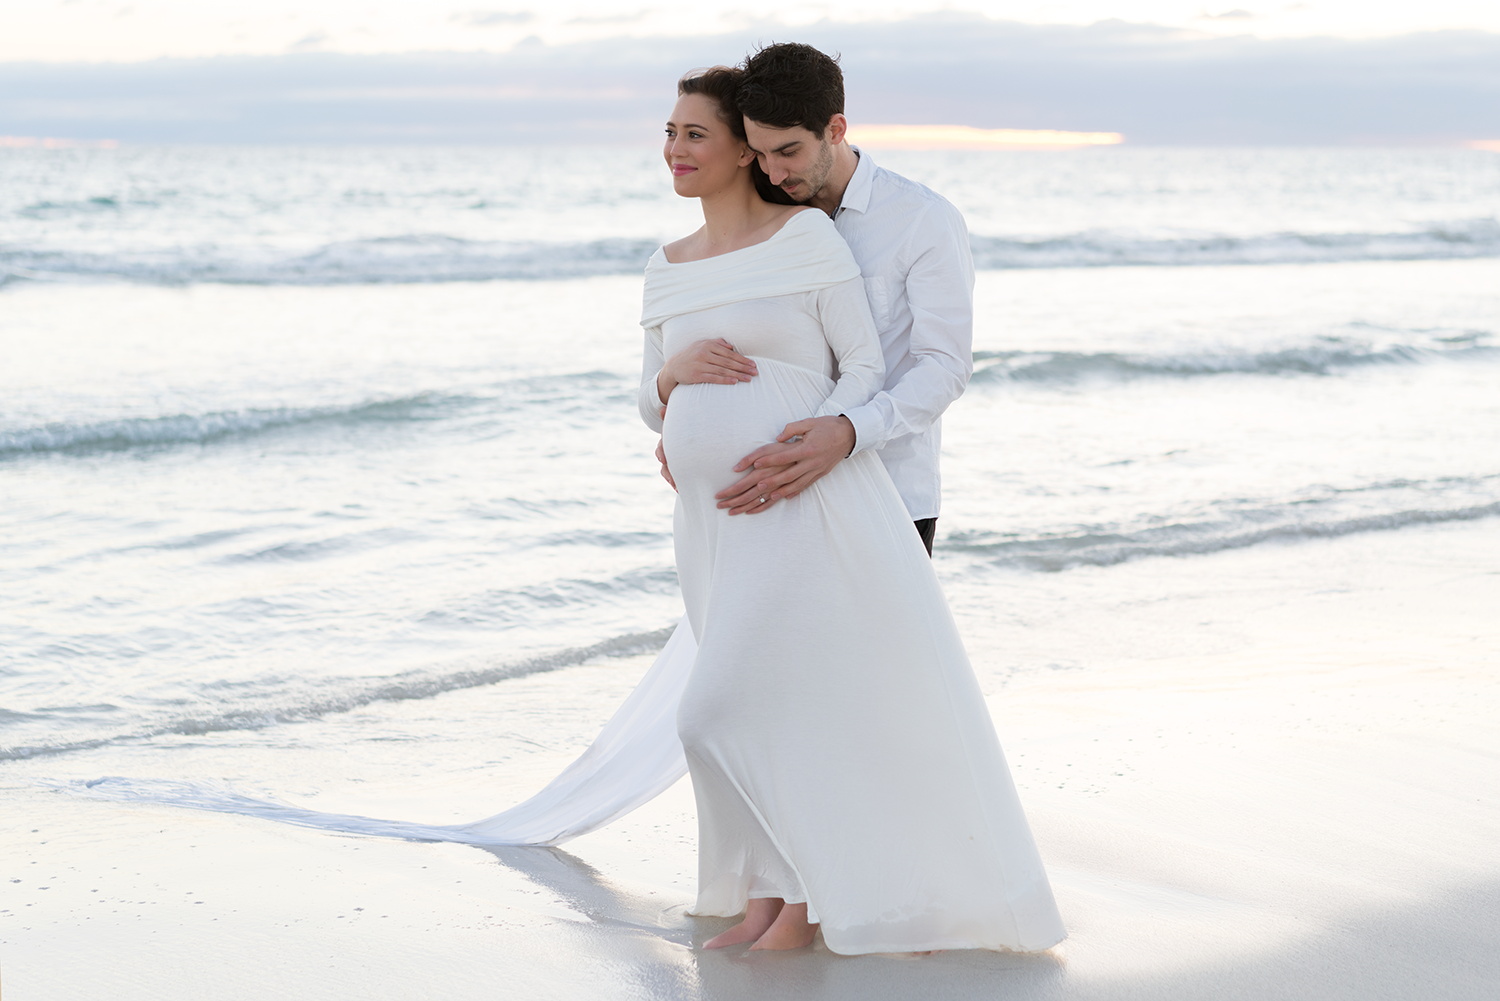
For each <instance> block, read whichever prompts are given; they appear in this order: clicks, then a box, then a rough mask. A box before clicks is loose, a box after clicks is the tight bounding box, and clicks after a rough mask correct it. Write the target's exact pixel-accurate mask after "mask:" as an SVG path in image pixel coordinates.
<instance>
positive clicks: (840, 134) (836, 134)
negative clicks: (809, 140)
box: [823, 115, 849, 146]
mask: <svg viewBox="0 0 1500 1001" xmlns="http://www.w3.org/2000/svg"><path fill="white" fill-rule="evenodd" d="M848 132H849V119H847V118H845V117H844V116H843V115H834V116H833V117H832V118H830V119H828V128H827V129H825V130H824V132H823V135H824V136H825V137H826V138H827V139H828V145H830V146H837V145H838V144H839V143H841V142H843V141H844V136H845V135H846V134H847V133H848Z"/></svg>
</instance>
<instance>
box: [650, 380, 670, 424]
mask: <svg viewBox="0 0 1500 1001" xmlns="http://www.w3.org/2000/svg"><path fill="white" fill-rule="evenodd" d="M659 378H661V373H660V372H657V373H656V374H655V375H653V376H652V377H651V402H652V403H654V404H655V405H656V416H658V417H660V416H661V415H662V414H664V413H666V412H667V405H666V404H665V403H663V402H662V399H661V383H659V382H657V381H656V380H657V379H659Z"/></svg>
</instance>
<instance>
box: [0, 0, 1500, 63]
mask: <svg viewBox="0 0 1500 1001" xmlns="http://www.w3.org/2000/svg"><path fill="white" fill-rule="evenodd" d="M7 6H8V7H9V9H8V10H7V11H6V13H5V19H4V20H5V30H4V31H3V32H0V62H6V61H31V60H40V61H45V62H98V61H108V62H131V61H140V60H146V59H155V58H160V57H163V56H170V57H178V58H195V57H204V56H220V55H258V56H267V55H280V54H284V53H289V52H310V51H311V52H340V53H359V54H366V55H370V54H378V53H391V52H424V51H442V52H446V51H460V52H473V51H484V52H504V51H507V50H509V49H510V48H512V47H513V46H515V45H516V44H517V43H518V42H520V41H522V40H523V39H527V38H538V39H540V40H541V41H543V42H545V43H548V44H552V45H558V44H567V43H575V42H584V41H591V40H598V39H602V38H610V37H616V36H621V35H624V36H629V37H636V38H642V37H653V36H679V37H680V36H699V35H713V34H721V33H740V32H743V31H744V30H746V29H751V28H770V27H783V28H797V27H804V26H807V25H810V24H814V23H817V22H820V21H821V22H827V21H832V22H841V23H858V22H869V21H898V20H905V19H907V18H910V17H912V16H913V15H918V14H931V13H933V12H949V13H970V14H980V15H983V16H985V17H987V18H990V19H993V20H1002V21H1018V22H1021V23H1025V24H1059V25H1087V24H1093V23H1095V22H1098V21H1103V20H1110V19H1118V20H1123V21H1129V22H1132V23H1139V24H1153V25H1160V26H1163V27H1170V28H1176V29H1179V30H1181V31H1184V32H1191V33H1194V34H1200V35H1220V36H1223V35H1247V34H1248V35H1252V36H1255V37H1259V38H1288V37H1307V36H1315V35H1327V36H1333V37H1338V38H1368V37H1378V36H1390V35H1400V34H1407V33H1411V32H1417V31H1436V30H1450V29H1477V30H1483V31H1491V32H1500V3H1497V2H1496V0H1420V2H1414V0H1406V2H1399V3H1398V2H1390V0H1385V2H1382V0H1308V2H1287V0H1273V2H1259V0H1208V2H1207V3H1205V2H1203V0H1050V2H1045V3H1043V2H1034V0H957V2H953V3H934V2H922V0H915V2H913V0H859V2H848V0H835V2H828V3H816V2H814V3H798V4H792V5H787V4H779V5H771V4H766V5H756V4H753V3H744V2H730V3H712V2H683V0H651V2H648V3H647V4H644V5H641V6H636V5H635V4H633V3H631V2H630V0H625V2H624V3H621V2H620V0H549V2H545V3H537V2H534V0H499V2H495V3H485V2H483V0H435V2H433V0H425V2H414V0H212V2H204V0H25V2H17V3H13V4H8V5H7Z"/></svg>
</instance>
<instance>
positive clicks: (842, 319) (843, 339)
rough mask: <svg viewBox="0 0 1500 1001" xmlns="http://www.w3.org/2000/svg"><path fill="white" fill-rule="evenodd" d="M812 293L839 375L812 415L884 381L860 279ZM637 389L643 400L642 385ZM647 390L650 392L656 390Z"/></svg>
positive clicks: (830, 411)
mask: <svg viewBox="0 0 1500 1001" xmlns="http://www.w3.org/2000/svg"><path fill="white" fill-rule="evenodd" d="M815 294H816V296H817V307H818V319H819V320H820V321H822V324H823V337H824V339H825V340H827V341H828V346H829V347H830V348H832V349H833V356H834V358H836V359H838V366H839V378H838V383H837V385H835V386H834V387H833V392H832V393H829V394H828V398H827V399H826V400H824V401H823V405H822V406H821V407H819V408H818V412H817V413H816V414H814V415H813V416H814V417H832V416H835V415H837V414H841V413H843V412H844V411H845V410H849V409H852V408H854V407H859V406H862V405H864V404H865V403H868V402H869V401H870V398H871V397H873V396H874V395H875V394H876V393H878V392H880V388H881V387H882V386H883V385H884V384H885V354H884V353H883V352H882V351H881V349H880V334H879V333H878V332H877V331H876V329H875V319H874V317H873V316H871V315H870V301H869V300H868V299H867V298H865V285H864V282H863V281H861V280H860V279H859V278H851V279H849V280H848V281H844V282H840V283H839V284H837V285H832V286H829V287H828V288H825V289H822V290H821V291H819V292H817V293H815ZM641 392H642V397H641V398H642V400H644V399H645V389H644V387H643V388H642V390H641ZM651 393H652V395H653V396H654V395H655V393H656V390H655V389H652V390H651ZM643 406H644V404H643ZM647 423H649V421H648V422H647Z"/></svg>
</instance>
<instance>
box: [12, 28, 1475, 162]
mask: <svg viewBox="0 0 1500 1001" xmlns="http://www.w3.org/2000/svg"><path fill="white" fill-rule="evenodd" d="M9 6H10V9H9V10H7V12H6V15H5V19H4V30H3V31H0V137H3V136H6V135H10V136H67V137H76V138H80V139H105V138H110V139H119V140H120V141H122V142H212V143H223V142H252V143H255V142H345V143H348V142H428V143H440V142H552V141H558V140H560V139H561V140H571V141H579V140H580V137H583V138H584V139H587V140H589V141H601V142H625V141H644V137H653V138H654V136H655V134H656V132H657V131H658V126H659V124H660V119H661V117H662V115H663V113H664V111H663V108H664V106H665V105H667V104H669V103H670V99H671V89H672V85H673V82H674V81H675V80H676V77H677V76H678V75H679V74H680V73H681V72H682V71H683V70H685V69H687V68H689V67H693V66H703V65H708V64H712V63H716V62H731V63H732V62H735V61H738V60H739V59H740V58H741V57H742V56H743V55H744V53H745V52H746V51H747V50H748V49H750V48H752V47H753V46H754V45H756V44H757V43H760V42H765V41H772V40H788V39H791V40H799V41H807V42H810V43H812V44H814V45H817V46H819V47H820V48H823V49H824V50H825V51H830V52H837V53H840V54H841V55H842V57H843V66H844V69H845V74H846V77H847V80H848V92H849V113H850V117H851V119H854V120H855V121H857V122H865V123H882V124H928V125H962V126H972V127H976V128H984V129H1062V130H1071V131H1083V132H1120V133H1123V134H1124V135H1125V136H1126V141H1127V143H1128V144H1147V145H1149V144H1171V145H1226V144H1227V145H1265V144H1296V145H1308V144H1315V145H1316V144H1349V143H1366V144H1370V143H1376V144H1392V143H1395V144H1438V145H1444V144H1448V145H1451V144H1455V143H1461V142H1465V141H1473V140H1493V139H1500V0H1484V2H1475V0H1424V2H1421V3H1400V4H1397V3H1389V2H1387V3H1381V2H1379V0H1376V2H1371V0H1361V2H1356V0H1310V2H1305V3H1302V2H1290V3H1289V2H1274V3H1258V2H1255V0H1243V3H1241V2H1240V0H1223V2H1219V3H1214V2H1209V3H1207V4H1205V3H1204V2H1202V0H1193V2H1178V0H1116V2H1109V0H1060V2H1049V3H1035V2H1026V0H1012V2H998V0H988V2H987V0H958V2H956V3H949V4H939V3H931V2H925V3H924V2H921V0H917V2H909V0H908V2H900V0H864V2H860V3H850V2H832V3H802V4H797V5H795V6H793V7H785V6H783V7H778V8H776V10H775V13H774V14H770V13H765V12H764V10H769V8H765V9H762V8H756V7H753V6H748V5H744V4H736V3H721V4H713V3H685V2H680V0H658V2H653V3H651V5H650V6H647V7H640V8H636V7H634V6H632V5H631V4H630V3H628V2H627V3H625V4H621V3H619V2H614V3H605V2H599V0H552V2H548V3H534V2H529V0H498V2H496V3H493V4H490V5H484V3H483V0H457V2H448V0H435V2H434V0H427V2H412V0H401V2H397V0H296V2H292V0H254V2H248V0H213V2H211V3H205V2H203V0H193V2H187V0H26V2H25V3H14V4H11V5H9Z"/></svg>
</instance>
